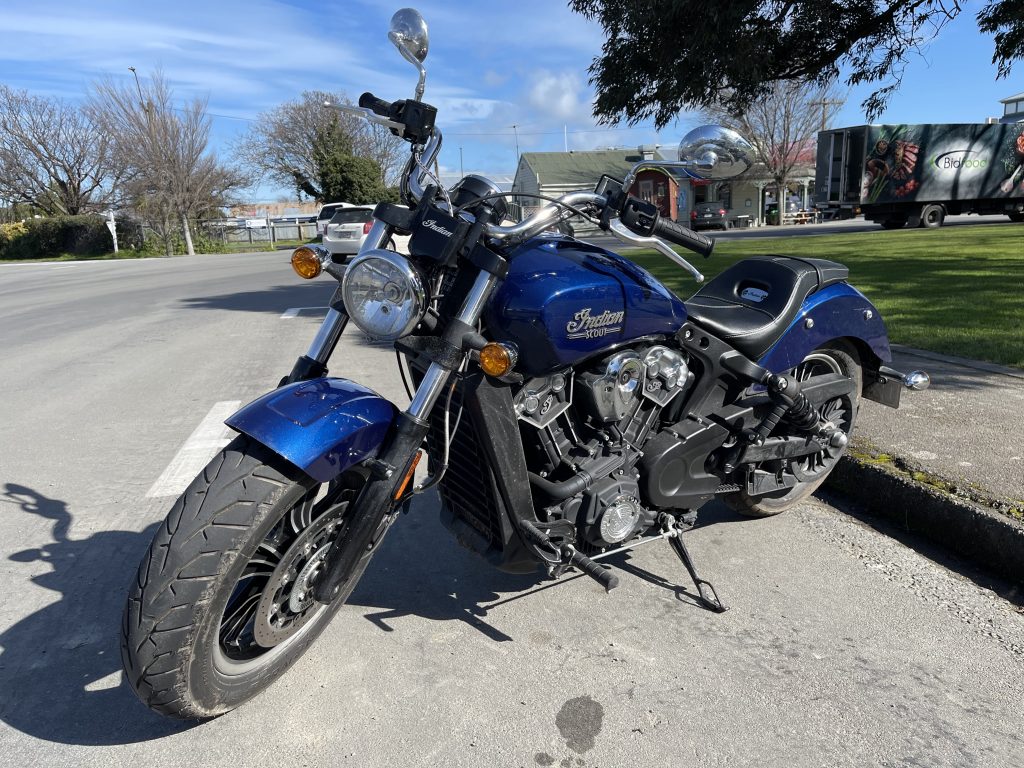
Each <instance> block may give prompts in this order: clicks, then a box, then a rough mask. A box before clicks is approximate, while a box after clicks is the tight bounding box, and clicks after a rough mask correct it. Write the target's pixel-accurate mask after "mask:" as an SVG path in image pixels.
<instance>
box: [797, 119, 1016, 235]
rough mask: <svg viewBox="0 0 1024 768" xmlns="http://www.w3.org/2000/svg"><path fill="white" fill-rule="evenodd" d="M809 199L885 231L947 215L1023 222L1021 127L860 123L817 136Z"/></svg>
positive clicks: (933, 222)
mask: <svg viewBox="0 0 1024 768" xmlns="http://www.w3.org/2000/svg"><path fill="white" fill-rule="evenodd" d="M816 171H817V173H816V180H815V199H816V203H817V205H818V207H819V208H831V209H833V210H834V211H836V212H838V213H839V214H840V215H851V216H852V215H853V214H854V212H855V211H856V209H858V208H859V209H860V210H861V211H863V213H864V216H865V218H867V219H869V220H871V221H877V222H879V223H880V224H882V225H883V226H886V227H889V228H899V227H903V226H906V225H907V224H908V223H909V224H910V225H911V226H917V225H922V226H933V227H934V226H941V224H942V220H943V219H944V218H945V216H947V215H949V214H957V213H1006V214H1007V215H1009V216H1010V218H1011V219H1013V220H1014V221H1024V124H1017V125H1013V124H1010V125H1006V124H1003V125H997V124H996V125H970V124H964V125H956V124H932V125H861V126H854V127H851V128H840V129H834V130H828V131H822V132H821V133H819V134H818V163H817V169H816Z"/></svg>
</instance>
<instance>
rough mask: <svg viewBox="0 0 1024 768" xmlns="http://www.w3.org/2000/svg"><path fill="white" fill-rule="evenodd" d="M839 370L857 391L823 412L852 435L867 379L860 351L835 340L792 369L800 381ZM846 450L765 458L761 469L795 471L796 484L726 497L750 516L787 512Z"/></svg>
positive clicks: (836, 462) (826, 404) (839, 398)
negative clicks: (774, 458) (785, 487)
mask: <svg viewBox="0 0 1024 768" xmlns="http://www.w3.org/2000/svg"><path fill="white" fill-rule="evenodd" d="M836 373H839V374H842V375H844V376H849V377H850V378H851V379H853V383H854V387H853V393H852V394H851V395H849V396H842V397H837V398H834V399H832V400H829V401H828V402H827V403H825V404H824V405H823V406H822V407H821V409H820V411H821V415H822V416H824V417H825V418H826V419H828V420H829V421H831V422H832V423H833V424H835V425H836V426H837V427H839V428H840V429H842V430H843V431H844V432H845V433H846V434H847V435H851V434H852V433H853V427H854V424H855V422H856V420H857V410H858V408H859V406H860V390H861V383H862V381H863V373H862V371H861V367H860V362H859V359H858V356H857V351H856V350H855V349H854V348H853V347H851V346H849V345H848V344H846V343H843V342H839V341H836V342H832V343H830V344H828V345H826V346H824V347H821V348H819V349H816V350H815V351H814V352H812V353H811V354H809V355H808V356H807V357H806V358H804V361H803V362H802V363H800V365H798V366H797V367H796V368H795V369H793V370H792V371H790V375H792V376H793V377H795V378H796V379H797V380H798V381H800V382H806V381H810V380H813V379H814V377H816V376H822V375H827V374H836ZM784 425H785V422H782V424H780V425H779V427H778V428H777V431H776V432H775V433H773V435H775V434H781V433H782V431H783V430H784V429H785V426H784ZM845 450H846V449H845V447H843V448H831V447H830V448H827V449H825V450H823V451H819V452H818V453H815V454H811V455H810V456H801V457H799V458H796V459H788V460H776V461H772V462H763V464H766V465H768V466H762V467H760V468H761V469H766V470H769V471H772V472H779V471H783V472H786V473H791V474H793V475H795V476H796V478H797V482H796V485H795V486H793V487H792V488H789V489H787V490H783V491H779V492H776V493H771V494H765V495H761V496H751V495H750V494H748V493H747V492H746V491H745V490H744V491H738V492H736V493H730V494H727V495H726V496H724V497H723V500H724V501H725V503H726V504H728V505H729V506H730V507H732V508H733V509H734V510H736V511H737V512H739V513H740V514H743V515H748V516H750V517H770V516H772V515H777V514H779V513H780V512H785V511H786V510H788V509H791V508H792V507H794V506H796V505H797V504H799V503H800V502H801V501H803V500H804V499H806V498H807V497H808V496H810V495H811V494H812V493H814V491H816V490H817V489H818V486H820V485H821V484H822V483H823V482H825V478H826V477H828V475H829V473H830V472H831V471H832V469H833V468H834V467H835V465H836V464H838V463H839V459H841V458H842V456H843V453H844V452H845Z"/></svg>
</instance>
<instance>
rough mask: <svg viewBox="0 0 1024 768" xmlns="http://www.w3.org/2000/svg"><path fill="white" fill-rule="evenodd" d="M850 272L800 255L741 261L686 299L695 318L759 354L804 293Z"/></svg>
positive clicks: (781, 329) (793, 313) (786, 322)
mask: <svg viewBox="0 0 1024 768" xmlns="http://www.w3.org/2000/svg"><path fill="white" fill-rule="evenodd" d="M849 275H850V270H848V269H847V268H846V267H844V266H843V265H842V264H837V263H836V262H834V261H826V260H825V259H800V258H796V257H795V256H758V257H756V258H753V259H744V260H743V261H740V262H737V263H736V264H734V265H733V266H731V267H729V269H727V270H725V272H723V273H722V274H720V275H719V276H718V277H716V278H715V279H714V280H712V281H711V282H709V283H708V284H707V285H705V286H704V287H703V288H701V289H700V290H699V291H697V292H696V293H695V294H693V296H691V297H690V298H689V299H688V300H687V301H686V309H687V311H688V312H689V315H690V320H692V321H693V322H694V323H696V324H697V325H699V326H701V327H702V328H704V329H706V330H707V331H708V332H709V333H713V334H714V335H715V336H717V337H718V338H720V339H722V340H723V341H726V342H728V343H729V344H732V345H733V346H734V347H736V349H738V350H739V351H740V352H742V353H743V354H745V355H746V356H747V357H749V358H751V359H753V360H757V359H758V358H759V357H761V355H763V354H764V353H765V352H767V351H768V349H769V348H770V347H771V346H772V344H774V343H775V342H776V341H777V340H778V338H779V337H780V336H781V335H782V333H783V332H784V331H785V330H786V329H787V328H788V327H789V325H790V323H792V322H793V320H794V319H795V318H796V316H797V315H798V314H799V312H800V306H801V305H802V304H803V302H804V299H806V298H807V297H808V296H810V295H811V294H812V293H814V292H815V291H819V290H821V289H822V288H825V287H826V286H829V285H832V284H834V283H840V282H842V281H844V280H846V278H847V277H849Z"/></svg>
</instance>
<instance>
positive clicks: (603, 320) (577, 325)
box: [565, 307, 626, 339]
mask: <svg viewBox="0 0 1024 768" xmlns="http://www.w3.org/2000/svg"><path fill="white" fill-rule="evenodd" d="M625 317H626V313H625V312H609V311H608V310H605V311H604V312H602V313H601V314H600V315H595V314H594V310H593V308H592V307H587V308H585V309H581V310H580V311H579V312H577V313H576V314H575V315H573V316H572V320H570V321H569V322H568V323H566V324H565V332H566V335H567V337H568V338H570V339H596V338H599V337H601V336H607V335H608V334H610V333H616V332H618V331H621V330H622V321H623V320H624V319H625Z"/></svg>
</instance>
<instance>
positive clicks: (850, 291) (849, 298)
mask: <svg viewBox="0 0 1024 768" xmlns="http://www.w3.org/2000/svg"><path fill="white" fill-rule="evenodd" d="M808 320H811V321H812V322H811V323H808ZM808 325H810V327H808ZM842 337H847V338H854V339H860V340H861V341H863V342H864V343H865V344H866V345H867V346H868V347H869V348H870V349H871V351H872V352H874V353H875V355H877V357H878V359H879V360H880V361H881V362H883V363H888V362H891V361H892V352H891V351H890V349H889V334H888V332H887V331H886V329H885V323H884V322H883V321H882V315H881V313H880V312H879V311H878V309H877V308H876V307H875V305H874V304H872V303H871V302H870V301H868V299H867V298H866V297H865V296H864V294H862V293H861V292H860V291H858V290H857V289H856V288H854V287H853V286H852V285H850V284H849V283H836V284H835V285H830V286H828V287H827V288H825V289H823V290H820V291H818V292H817V293H812V294H811V295H810V296H808V297H807V299H806V300H805V301H804V304H803V306H802V307H801V308H800V314H799V315H797V317H796V319H795V320H794V321H793V322H792V324H790V326H789V328H787V329H786V332H785V333H783V334H782V336H781V337H780V338H779V340H778V341H777V342H775V344H773V345H772V347H771V349H769V350H768V351H767V352H765V353H764V355H763V356H762V357H761V359H760V360H759V361H758V362H759V363H760V364H761V365H762V366H764V367H765V368H767V369H768V370H770V371H771V372H772V373H782V372H783V371H788V370H789V369H791V368H794V367H795V366H797V365H798V364H799V363H800V361H802V360H803V359H804V358H805V357H807V355H809V354H810V353H811V352H813V351H814V350H815V349H817V348H818V347H820V346H822V345H823V344H825V343H827V342H829V341H832V340H833V339H838V338H842Z"/></svg>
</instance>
